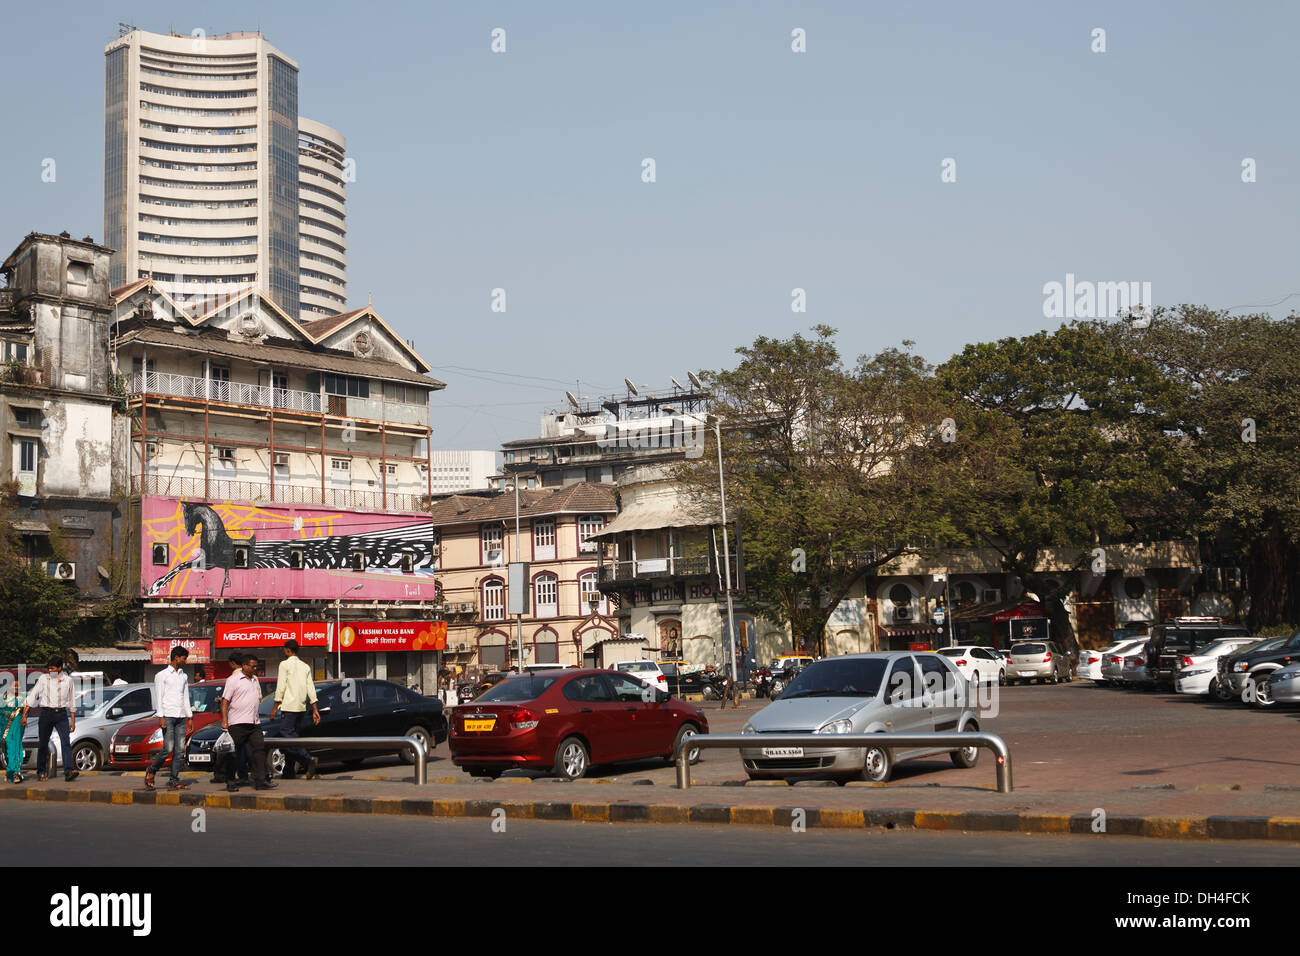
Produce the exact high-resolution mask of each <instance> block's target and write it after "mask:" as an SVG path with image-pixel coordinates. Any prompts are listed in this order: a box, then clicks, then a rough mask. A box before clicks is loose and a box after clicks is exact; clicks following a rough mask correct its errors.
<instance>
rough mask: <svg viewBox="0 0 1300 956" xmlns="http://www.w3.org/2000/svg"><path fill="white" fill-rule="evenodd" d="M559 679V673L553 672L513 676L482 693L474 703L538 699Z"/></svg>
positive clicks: (499, 702) (501, 702)
mask: <svg viewBox="0 0 1300 956" xmlns="http://www.w3.org/2000/svg"><path fill="white" fill-rule="evenodd" d="M559 679H560V676H559V675H558V674H551V673H546V674H532V675H526V676H524V677H512V678H510V679H509V680H503V681H502V682H501V683H499V684H497V685H496V686H495V687H492V688H490V689H488V690H487V691H485V692H484V693H482V694H480V695H479V696H478V698H476V699H475V701H474V703H476V704H504V703H510V702H511V701H520V700H536V699H537V698H538V697H541V696H542V694H544V693H545V692H546V689H547V688H548V687H550V686H551V685H552V684H554V683H555V682H556V681H557V680H559Z"/></svg>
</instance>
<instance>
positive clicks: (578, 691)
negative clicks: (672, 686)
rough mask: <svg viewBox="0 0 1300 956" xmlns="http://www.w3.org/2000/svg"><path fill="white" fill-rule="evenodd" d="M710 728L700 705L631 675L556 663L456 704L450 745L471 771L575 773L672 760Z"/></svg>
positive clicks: (478, 773)
mask: <svg viewBox="0 0 1300 956" xmlns="http://www.w3.org/2000/svg"><path fill="white" fill-rule="evenodd" d="M708 732H709V722H708V721H707V720H706V719H705V717H704V713H703V712H702V711H701V710H700V709H699V708H698V707H695V706H694V705H692V704H688V703H686V702H685V701H681V700H678V699H677V698H675V697H670V696H669V695H668V693H667V692H666V691H661V690H657V689H655V688H652V687H651V686H650V685H649V684H646V683H644V682H642V681H640V680H637V679H636V678H635V677H632V676H630V675H628V674H621V673H618V672H616V671H601V670H554V671H541V672H538V673H534V674H524V675H521V676H519V677H512V678H510V679H509V680H506V681H502V682H501V683H500V684H497V685H496V686H495V687H493V688H491V689H490V690H488V691H487V692H486V693H484V694H483V695H481V696H480V697H477V698H476V699H475V700H474V701H473V702H472V703H469V704H463V705H461V706H460V707H457V708H456V713H455V715H454V717H453V718H452V720H451V736H450V737H449V738H448V744H449V747H450V749H451V759H452V761H453V762H454V763H455V764H456V766H458V767H461V768H463V769H464V770H466V771H468V772H469V774H470V775H471V776H474V777H497V776H500V775H501V773H502V772H504V771H506V770H509V769H511V768H512V767H520V768H526V769H529V770H549V771H551V772H552V773H554V774H555V775H557V776H560V777H564V778H566V779H569V780H576V779H577V778H579V777H581V776H582V775H583V774H585V773H586V772H587V769H588V768H589V767H590V766H592V765H595V764H607V763H617V762H619V761H623V760H642V759H645V758H648V757H661V758H664V759H666V760H669V761H671V760H672V755H673V752H674V751H675V749H676V747H677V743H678V742H679V741H680V740H682V739H683V738H684V737H687V736H690V735H691V734H707V733H708ZM690 757H691V762H692V763H694V762H696V761H697V760H699V751H698V750H696V751H694V752H692V753H691V755H690Z"/></svg>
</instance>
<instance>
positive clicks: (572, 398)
mask: <svg viewBox="0 0 1300 956" xmlns="http://www.w3.org/2000/svg"><path fill="white" fill-rule="evenodd" d="M564 397H565V398H567V399H568V400H569V404H570V405H572V406H573V407H574V409H577V407H578V397H577V396H576V395H574V394H573V393H572V392H565V393H564Z"/></svg>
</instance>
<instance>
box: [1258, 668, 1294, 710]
mask: <svg viewBox="0 0 1300 956" xmlns="http://www.w3.org/2000/svg"><path fill="white" fill-rule="evenodd" d="M1265 683H1267V684H1268V699H1269V700H1272V701H1275V702H1276V703H1279V704H1300V664H1288V665H1287V666H1286V667H1283V668H1281V669H1280V670H1275V671H1274V672H1273V673H1271V674H1269V675H1268V677H1267V678H1266V679H1265Z"/></svg>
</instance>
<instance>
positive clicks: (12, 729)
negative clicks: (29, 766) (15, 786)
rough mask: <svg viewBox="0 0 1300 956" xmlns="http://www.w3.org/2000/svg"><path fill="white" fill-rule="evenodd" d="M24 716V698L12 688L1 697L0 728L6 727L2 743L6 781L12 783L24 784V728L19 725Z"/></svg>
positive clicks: (0, 738) (0, 739) (1, 739)
mask: <svg viewBox="0 0 1300 956" xmlns="http://www.w3.org/2000/svg"><path fill="white" fill-rule="evenodd" d="M22 716H23V702H22V698H20V697H19V696H18V695H17V694H15V693H14V691H13V689H12V687H11V688H9V689H7V690H6V691H5V693H4V696H2V697H0V726H3V727H4V732H3V737H0V741H2V745H3V747H4V752H5V779H7V780H8V781H9V782H10V783H22V782H23V773H22V769H23V727H22V724H21V723H19V721H21V720H22Z"/></svg>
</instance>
